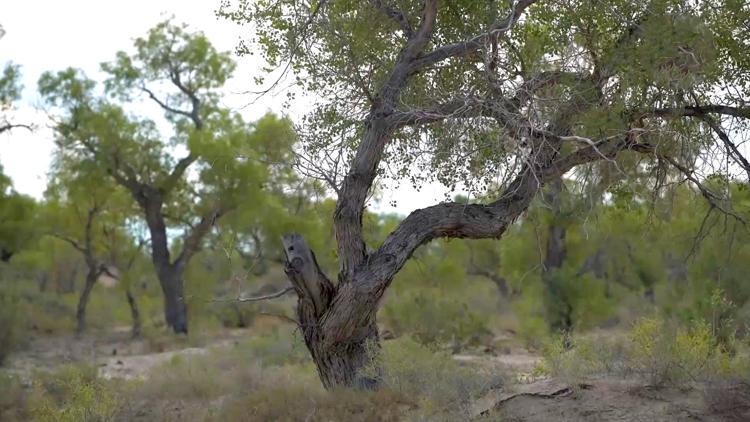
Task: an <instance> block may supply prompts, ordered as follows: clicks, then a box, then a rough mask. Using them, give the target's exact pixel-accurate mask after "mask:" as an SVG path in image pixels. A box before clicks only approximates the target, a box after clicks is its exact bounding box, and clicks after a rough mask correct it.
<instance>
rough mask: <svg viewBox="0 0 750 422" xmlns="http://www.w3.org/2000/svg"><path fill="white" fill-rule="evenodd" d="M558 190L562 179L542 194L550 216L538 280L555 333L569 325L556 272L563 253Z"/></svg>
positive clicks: (568, 310)
mask: <svg viewBox="0 0 750 422" xmlns="http://www.w3.org/2000/svg"><path fill="white" fill-rule="evenodd" d="M562 189H563V182H562V179H557V180H555V181H553V182H551V183H550V189H549V191H548V192H547V193H546V194H545V195H544V196H545V199H546V200H547V202H548V203H549V204H550V206H551V207H552V218H551V221H550V223H549V228H548V230H547V247H546V249H545V255H544V268H543V271H542V280H543V281H544V284H545V285H546V287H547V292H546V295H547V299H548V304H547V312H548V314H549V318H548V319H549V324H550V328H551V329H552V330H553V331H556V332H562V333H568V332H570V330H571V328H572V327H573V307H572V306H571V304H570V303H568V299H567V297H566V296H567V295H566V294H565V291H564V290H565V286H564V280H563V279H562V274H561V273H560V269H561V268H562V266H563V263H564V262H565V258H566V256H567V248H566V244H565V236H566V228H565V225H564V224H561V222H560V221H559V219H560V212H561V203H560V202H561V200H562V197H561V193H562Z"/></svg>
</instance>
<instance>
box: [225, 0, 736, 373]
mask: <svg viewBox="0 0 750 422" xmlns="http://www.w3.org/2000/svg"><path fill="white" fill-rule="evenodd" d="M740 3H741V2H736V1H727V2H725V4H724V5H723V7H718V8H716V7H712V5H711V2H685V1H677V0H674V1H669V0H653V1H648V2H631V1H624V0H622V1H619V0H610V1H600V2H588V1H576V0H568V1H563V2H551V1H536V0H520V1H514V2H510V4H508V3H506V2H493V1H490V2H477V1H458V2H450V3H448V2H446V3H441V2H439V1H438V0H425V1H424V2H419V3H418V2H406V1H379V0H372V1H369V2H351V1H346V0H341V1H336V0H330V1H314V2H307V1H298V0H282V1H273V2H270V1H259V2H253V3H250V2H239V3H237V4H236V5H235V4H233V2H231V1H230V2H227V3H226V4H224V7H223V8H222V11H221V14H223V15H224V16H226V17H228V18H230V19H232V20H234V21H237V22H241V23H244V22H251V23H252V24H253V26H254V27H255V28H257V31H258V36H257V40H258V44H259V45H260V47H261V48H262V49H263V52H264V54H265V56H266V59H267V60H268V61H269V62H270V63H271V64H272V65H281V66H282V67H285V68H286V67H288V68H291V69H293V70H295V71H297V72H298V74H300V75H302V76H301V77H300V78H299V84H300V85H301V86H302V88H303V89H307V90H309V91H312V92H315V93H317V94H318V95H320V96H321V97H322V98H324V99H326V100H327V104H325V105H324V106H321V107H319V108H318V109H317V110H316V111H314V112H313V113H312V114H311V115H310V116H308V120H307V123H308V128H309V129H308V131H309V132H310V133H311V136H309V137H306V138H305V139H304V143H305V146H306V147H307V152H308V153H311V154H318V155H325V156H327V155H326V153H327V152H328V151H330V149H332V148H333V147H336V146H341V147H343V148H349V150H351V151H352V153H351V155H344V156H345V157H347V156H350V157H351V159H349V160H348V163H349V164H348V166H343V167H344V169H345V170H344V173H345V175H344V176H343V179H341V178H338V177H334V176H335V175H336V173H335V170H337V168H336V167H334V168H333V169H330V170H331V172H330V173H329V174H328V177H325V180H329V181H333V182H336V181H339V180H340V183H338V184H337V183H333V186H331V188H332V189H333V190H334V191H335V192H336V193H337V194H338V199H337V206H336V210H335V212H334V215H333V225H334V232H335V237H336V247H337V256H338V260H339V264H340V265H339V268H340V269H339V273H338V282H337V283H336V284H335V285H334V284H333V283H332V282H331V281H330V279H329V277H328V276H327V275H325V274H324V273H323V271H322V270H320V269H319V267H318V266H317V264H316V259H315V255H314V253H313V252H312V251H311V250H310V249H309V248H308V247H307V245H306V243H305V241H304V239H303V238H302V237H300V236H296V235H290V236H287V237H286V238H285V242H284V247H285V252H286V257H287V263H288V264H287V274H288V276H289V278H290V280H291V281H292V283H293V285H294V286H295V290H296V293H297V295H298V296H299V299H298V309H297V313H298V318H299V320H300V325H301V327H303V332H304V337H305V342H306V345H307V347H308V349H309V350H310V354H311V356H312V358H313V360H314V361H315V363H316V366H317V368H318V372H319V375H320V377H321V380H322V381H323V384H324V385H325V386H326V387H327V388H334V387H337V386H373V385H376V384H377V380H371V379H365V378H362V377H361V376H360V375H359V369H360V368H361V367H362V366H363V365H365V364H366V363H367V362H369V361H370V359H371V358H372V353H374V352H376V351H377V347H376V345H377V342H378V331H377V326H376V313H377V310H378V307H379V303H380V301H381V299H382V297H383V294H384V293H385V291H386V290H387V289H388V287H389V285H390V283H391V281H392V280H393V277H394V275H395V274H396V273H397V272H398V271H399V270H400V269H401V268H402V267H403V265H404V264H405V262H406V261H407V260H408V259H409V257H410V256H411V255H412V254H413V253H414V251H415V250H416V249H417V248H418V247H420V246H421V245H424V244H425V243H427V242H430V241H431V240H434V239H437V238H471V239H478V238H499V237H501V236H502V235H503V233H504V232H505V231H506V230H507V229H508V227H509V226H510V225H511V224H512V222H513V221H515V220H516V219H517V218H518V217H519V216H521V215H522V213H523V212H524V211H525V210H526V209H527V208H528V207H529V204H530V203H531V202H532V200H533V198H534V197H535V196H536V194H537V193H538V192H539V191H540V189H542V187H543V186H544V185H546V184H549V183H550V182H553V181H555V180H557V179H559V178H560V177H561V176H562V175H564V174H566V173H568V172H570V171H572V170H575V169H579V170H582V171H583V170H585V169H586V168H588V167H589V166H590V165H591V163H595V162H600V161H601V162H605V163H608V164H610V165H612V166H617V165H618V164H619V163H620V162H628V161H629V162H637V163H639V164H638V166H641V167H644V166H645V167H648V166H652V165H653V163H657V164H662V165H669V166H674V167H675V168H676V169H678V171H680V173H682V175H683V177H684V178H685V179H687V180H688V181H689V182H690V183H693V184H695V185H696V186H697V188H698V189H699V190H700V191H701V192H702V194H703V196H704V197H705V198H706V199H707V200H708V201H710V202H711V203H712V204H714V205H715V206H716V207H717V208H718V209H721V210H724V211H725V212H728V213H731V212H732V211H731V209H730V205H729V204H728V201H727V199H728V197H727V196H726V195H725V194H724V193H722V192H714V191H711V190H709V189H708V188H707V187H706V186H705V185H704V184H703V183H702V178H701V173H700V172H699V170H705V168H706V166H708V165H711V164H714V165H715V164H716V163H717V162H719V161H721V160H717V161H712V160H710V158H711V157H712V155H713V154H719V155H721V156H727V157H734V161H735V162H736V163H737V164H738V165H739V166H740V167H741V165H742V164H743V160H742V159H740V158H738V157H737V152H736V151H735V148H733V147H732V144H733V142H732V139H737V137H740V136H743V135H746V133H747V132H746V131H745V130H744V128H745V126H742V125H741V124H742V123H743V122H745V123H746V122H747V121H748V120H750V108H748V107H747V106H746V105H744V103H743V102H742V98H747V96H748V95H747V94H748V88H749V86H748V75H750V67H749V66H748V61H747V58H746V57H745V55H744V54H743V53H742V48H741V45H742V43H743V42H745V43H746V42H747V41H748V37H750V35H748V34H747V31H743V30H742V29H741V28H742V26H743V25H744V23H743V22H747V20H748V17H749V16H748V15H749V14H750V11H748V10H747V8H745V7H743V6H742V5H741V4H740ZM235 6H236V7H235ZM508 6H510V8H509V9H508V8H507V7H508ZM738 33H742V34H743V35H740V36H739V37H737V38H739V39H740V40H739V41H735V40H734V39H735V37H734V35H736V34H738ZM729 34H733V35H731V36H730V35H729ZM239 51H240V52H249V51H250V46H249V44H248V43H244V44H242V45H240V48H239ZM286 63H289V64H290V66H287V65H286ZM722 87H727V88H729V89H728V90H725V91H722V90H721V89H720V88H722ZM735 123H736V124H735ZM729 132H732V133H733V134H732V136H734V137H735V138H732V136H729ZM724 135H726V136H724ZM727 139H728V140H729V142H727ZM735 146H736V145H735ZM722 162H724V161H722ZM419 165H421V166H422V168H423V169H429V170H430V172H429V173H430V174H429V176H431V177H436V178H438V179H439V180H441V181H444V182H445V183H446V184H447V185H448V186H455V185H456V184H457V183H458V182H464V183H465V184H466V185H467V186H468V187H469V188H472V189H474V188H477V187H481V186H482V185H483V184H488V183H489V182H492V181H497V180H498V179H499V180H500V182H501V183H500V184H501V185H502V186H503V189H501V190H500V191H499V192H495V195H494V199H493V200H490V201H487V202H486V203H476V204H474V203H471V204H467V203H455V202H445V203H442V204H438V205H433V206H429V207H426V208H424V209H420V210H416V211H414V212H412V213H411V214H410V215H409V216H407V217H406V218H405V219H404V220H403V221H402V222H401V223H400V224H399V225H398V226H397V227H396V228H395V229H394V230H393V231H392V232H391V233H390V234H389V235H388V236H387V237H386V239H385V240H384V241H383V242H382V243H380V244H379V245H377V246H376V247H374V248H372V249H368V248H367V246H366V241H365V238H364V235H363V233H364V230H363V224H362V217H363V214H364V212H365V208H366V204H367V200H368V195H369V194H370V192H371V190H372V188H373V185H374V183H375V181H376V178H377V177H378V175H382V174H383V173H384V172H385V171H386V169H388V168H390V169H393V168H394V167H396V168H397V169H399V168H400V172H399V171H398V170H397V171H396V172H395V173H396V174H399V175H402V176H404V177H411V178H412V180H413V179H414V178H419V177H420V176H421V177H424V175H421V174H416V175H415V174H414V173H413V172H410V171H409V170H410V169H412V168H414V166H419ZM338 168H340V167H338ZM714 170H717V169H715V168H714V169H710V171H714ZM734 170H736V169H734V168H733V169H732V171H734Z"/></svg>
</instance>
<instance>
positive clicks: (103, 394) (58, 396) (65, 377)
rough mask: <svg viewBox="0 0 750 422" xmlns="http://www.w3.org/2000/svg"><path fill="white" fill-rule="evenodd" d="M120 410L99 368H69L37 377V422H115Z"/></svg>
mask: <svg viewBox="0 0 750 422" xmlns="http://www.w3.org/2000/svg"><path fill="white" fill-rule="evenodd" d="M120 406H121V403H120V401H119V400H118V399H117V398H116V396H115V393H114V392H113V391H112V389H110V388H109V387H108V385H107V384H106V383H105V381H104V380H102V379H100V378H98V377H97V370H96V368H95V367H88V366H66V367H63V368H62V369H60V370H59V371H57V372H54V373H39V374H37V377H36V379H35V380H34V392H33V394H32V402H31V406H30V407H31V411H32V414H33V416H34V419H35V420H37V421H50V422H53V421H54V422H67V421H70V422H78V421H85V422H99V421H111V420H114V418H115V415H116V414H117V412H118V410H119V408H120Z"/></svg>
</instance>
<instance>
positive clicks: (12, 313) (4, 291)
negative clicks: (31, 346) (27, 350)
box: [0, 286, 24, 365]
mask: <svg viewBox="0 0 750 422" xmlns="http://www.w3.org/2000/svg"><path fill="white" fill-rule="evenodd" d="M19 302H20V298H19V297H18V294H17V293H15V292H13V291H12V290H10V289H9V288H7V287H5V286H0V365H2V364H3V361H4V360H5V358H6V357H7V356H8V355H9V354H10V353H11V352H13V351H14V350H15V349H17V348H18V347H19V343H20V340H21V338H22V335H23V332H22V331H23V330H22V327H23V325H24V320H23V318H24V313H23V308H22V307H21V305H20V303H19Z"/></svg>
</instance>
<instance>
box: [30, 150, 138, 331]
mask: <svg viewBox="0 0 750 422" xmlns="http://www.w3.org/2000/svg"><path fill="white" fill-rule="evenodd" d="M60 158H61V159H60V160H59V161H58V162H57V163H56V165H55V166H54V169H53V172H52V174H51V181H50V184H49V185H48V188H47V192H46V203H45V206H44V208H43V214H44V215H42V216H40V219H41V220H42V221H44V222H45V223H46V225H47V226H48V233H49V234H50V235H52V236H54V237H57V238H58V239H61V240H63V241H65V242H67V243H68V244H69V245H70V246H71V247H73V248H74V249H75V250H76V251H78V252H79V253H81V255H82V258H83V261H84V262H85V264H86V269H87V270H86V277H85V282H84V284H83V287H82V289H81V294H80V297H79V300H78V305H77V307H76V331H77V333H78V334H81V333H83V331H84V330H85V329H86V305H87V304H88V301H89V297H90V295H91V291H92V290H93V288H94V285H95V284H96V282H97V281H98V280H99V278H100V277H102V276H109V277H112V276H114V277H117V275H116V273H118V272H119V271H118V270H116V269H115V268H116V264H117V261H118V259H117V255H118V252H121V251H122V250H127V247H126V246H125V247H124V245H132V244H133V240H132V238H131V237H130V235H129V234H128V233H127V226H126V222H127V219H128V218H129V217H130V216H131V213H132V212H133V210H132V209H131V208H132V207H131V206H130V201H129V198H128V197H127V192H125V191H124V190H123V189H122V188H120V187H118V186H117V185H116V184H114V183H112V182H109V183H107V182H108V181H109V178H108V177H107V175H106V174H105V173H103V172H101V169H100V168H98V167H97V166H92V165H91V163H88V162H85V161H84V162H80V161H78V162H76V161H73V162H69V161H68V160H67V158H68V157H65V156H63V157H60ZM123 269H124V268H123ZM131 296H132V295H131ZM131 299H132V302H131ZM128 301H129V303H131V306H134V307H135V306H136V305H135V299H134V298H131V297H128ZM134 309H137V307H135V308H134ZM137 316H138V315H137V311H136V312H135V314H134V317H137ZM134 327H140V322H139V321H137V320H135V321H134ZM137 329H138V330H139V329H140V328H137Z"/></svg>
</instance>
